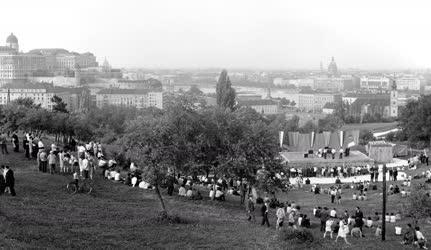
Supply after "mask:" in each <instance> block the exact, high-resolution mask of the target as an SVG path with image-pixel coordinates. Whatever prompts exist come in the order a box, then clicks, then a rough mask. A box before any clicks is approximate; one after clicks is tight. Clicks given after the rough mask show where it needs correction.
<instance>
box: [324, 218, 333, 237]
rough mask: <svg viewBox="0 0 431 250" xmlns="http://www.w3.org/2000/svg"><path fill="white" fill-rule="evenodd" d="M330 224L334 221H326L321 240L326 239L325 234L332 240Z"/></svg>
mask: <svg viewBox="0 0 431 250" xmlns="http://www.w3.org/2000/svg"><path fill="white" fill-rule="evenodd" d="M332 224H334V221H333V220H332V219H329V220H327V221H326V226H325V233H323V238H325V237H326V233H329V234H330V236H331V239H332Z"/></svg>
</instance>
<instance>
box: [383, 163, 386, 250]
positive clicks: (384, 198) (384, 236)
mask: <svg viewBox="0 0 431 250" xmlns="http://www.w3.org/2000/svg"><path fill="white" fill-rule="evenodd" d="M382 192H383V204H382V241H385V240H386V220H385V216H386V193H387V192H386V163H385V164H383V187H382Z"/></svg>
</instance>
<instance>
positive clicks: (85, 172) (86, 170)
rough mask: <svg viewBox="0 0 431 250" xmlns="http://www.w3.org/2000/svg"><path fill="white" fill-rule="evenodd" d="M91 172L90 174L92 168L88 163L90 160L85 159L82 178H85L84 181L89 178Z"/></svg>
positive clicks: (82, 163)
mask: <svg viewBox="0 0 431 250" xmlns="http://www.w3.org/2000/svg"><path fill="white" fill-rule="evenodd" d="M89 172H90V166H89V163H88V159H87V158H84V159H83V160H82V162H81V176H83V177H84V179H88V178H89Z"/></svg>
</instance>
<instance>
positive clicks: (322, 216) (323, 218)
mask: <svg viewBox="0 0 431 250" xmlns="http://www.w3.org/2000/svg"><path fill="white" fill-rule="evenodd" d="M328 218H329V212H328V208H327V207H324V208H323V211H322V212H321V213H320V231H321V232H322V233H323V232H325V227H326V221H327V220H328Z"/></svg>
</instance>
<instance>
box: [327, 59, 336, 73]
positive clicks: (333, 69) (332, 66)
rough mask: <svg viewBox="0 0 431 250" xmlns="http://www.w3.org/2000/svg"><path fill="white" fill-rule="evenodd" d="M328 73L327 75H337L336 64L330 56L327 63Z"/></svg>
mask: <svg viewBox="0 0 431 250" xmlns="http://www.w3.org/2000/svg"><path fill="white" fill-rule="evenodd" d="M328 74H329V76H337V75H338V68H337V64H336V63H335V60H334V57H332V60H331V62H330V63H329V66H328Z"/></svg>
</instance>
